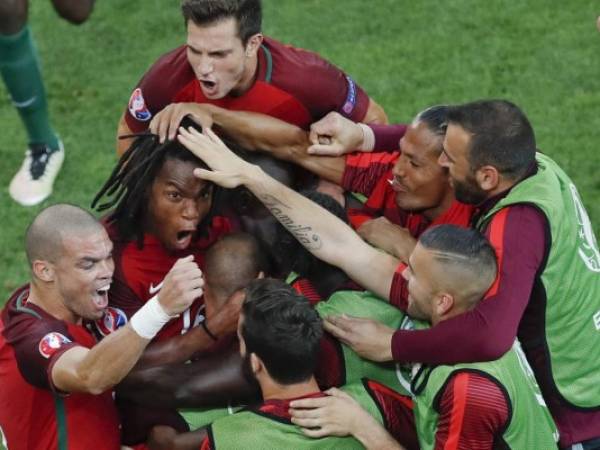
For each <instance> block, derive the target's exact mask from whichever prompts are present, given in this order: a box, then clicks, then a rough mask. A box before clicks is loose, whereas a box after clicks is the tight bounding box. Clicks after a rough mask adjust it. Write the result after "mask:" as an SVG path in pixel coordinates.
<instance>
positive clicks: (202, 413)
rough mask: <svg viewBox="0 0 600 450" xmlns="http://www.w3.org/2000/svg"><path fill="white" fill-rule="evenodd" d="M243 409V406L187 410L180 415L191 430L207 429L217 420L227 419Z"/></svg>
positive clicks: (183, 410)
mask: <svg viewBox="0 0 600 450" xmlns="http://www.w3.org/2000/svg"><path fill="white" fill-rule="evenodd" d="M240 409H242V407H241V406H234V407H229V408H186V409H180V410H179V414H181V416H182V417H183V418H184V419H185V421H186V422H187V424H188V425H189V427H190V430H196V429H198V428H202V427H205V426H207V425H209V424H211V423H213V422H214V421H215V420H217V419H219V418H221V417H226V416H229V415H231V414H234V413H235V412H237V411H239V410H240Z"/></svg>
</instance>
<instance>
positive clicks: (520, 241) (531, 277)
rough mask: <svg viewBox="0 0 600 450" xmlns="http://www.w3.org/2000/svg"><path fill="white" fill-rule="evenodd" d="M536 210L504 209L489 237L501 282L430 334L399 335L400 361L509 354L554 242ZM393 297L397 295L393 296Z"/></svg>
mask: <svg viewBox="0 0 600 450" xmlns="http://www.w3.org/2000/svg"><path fill="white" fill-rule="evenodd" d="M546 228H547V222H546V218H545V217H544V215H543V214H542V213H541V212H540V211H538V210H537V209H536V208H535V207H532V206H529V205H516V206H511V207H508V208H504V209H503V210H502V211H500V212H499V213H497V214H496V215H495V216H494V217H493V218H492V220H491V223H490V224H489V226H488V228H487V230H486V235H487V237H488V239H489V240H490V242H491V244H492V245H493V247H494V248H495V250H496V253H497V257H498V267H499V271H498V277H497V279H496V282H495V283H494V285H493V286H492V287H491V288H490V291H489V292H488V294H487V295H486V298H485V299H484V300H482V301H481V302H480V303H479V304H478V305H477V307H476V308H475V309H474V310H472V311H468V312H466V313H464V314H461V315H459V316H456V317H453V318H452V319H449V320H445V321H443V322H441V323H439V324H438V325H436V326H435V327H432V328H430V329H427V330H418V331H405V330H398V331H396V333H394V337H393V338H392V354H393V356H394V359H395V360H396V361H402V362H423V363H427V364H456V363H460V362H476V361H491V360H494V359H498V358H499V357H500V356H502V355H503V354H504V353H506V352H507V351H508V350H509V349H510V347H511V345H512V343H513V342H514V340H515V337H516V336H517V328H518V326H519V322H520V321H521V317H522V316H523V312H524V310H525V307H526V306H527V304H528V302H529V298H530V295H531V292H532V288H533V284H534V281H535V279H536V276H537V272H538V269H539V268H540V266H541V265H542V264H543V261H544V258H545V255H546V245H547V242H548V240H549V237H548V235H547V232H546ZM390 296H391V293H390Z"/></svg>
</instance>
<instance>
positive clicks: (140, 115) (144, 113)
mask: <svg viewBox="0 0 600 450" xmlns="http://www.w3.org/2000/svg"><path fill="white" fill-rule="evenodd" d="M129 113H130V114H131V115H132V116H133V117H135V118H136V119H137V120H141V121H142V122H146V121H148V120H150V118H151V117H152V113H151V112H150V111H149V110H148V108H147V107H146V101H145V100H144V96H143V95H142V90H141V89H140V88H136V90H135V91H133V94H131V98H130V99H129Z"/></svg>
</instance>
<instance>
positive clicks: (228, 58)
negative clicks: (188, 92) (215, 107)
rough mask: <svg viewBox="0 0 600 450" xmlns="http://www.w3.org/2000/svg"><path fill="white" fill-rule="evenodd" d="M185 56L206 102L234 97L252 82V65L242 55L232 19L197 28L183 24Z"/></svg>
mask: <svg viewBox="0 0 600 450" xmlns="http://www.w3.org/2000/svg"><path fill="white" fill-rule="evenodd" d="M187 32H188V34H187V57H188V61H189V63H190V66H192V69H193V71H194V73H195V75H196V78H197V79H198V81H199V82H200V87H201V89H202V92H203V93H204V95H205V96H206V97H207V98H209V99H213V100H214V99H219V98H223V97H225V96H226V95H229V94H230V93H231V94H233V95H235V94H236V93H238V94H241V93H243V92H236V91H240V90H243V88H245V87H246V86H247V85H248V84H249V83H251V82H252V80H253V79H254V66H250V65H249V62H250V59H249V58H248V57H247V55H246V48H245V47H244V44H243V43H242V40H241V39H240V37H239V36H238V33H237V22H236V20H235V19H233V18H229V19H225V20H221V21H219V22H216V23H214V24H210V25H204V26H199V25H196V24H195V23H194V22H193V21H191V20H190V21H188V24H187Z"/></svg>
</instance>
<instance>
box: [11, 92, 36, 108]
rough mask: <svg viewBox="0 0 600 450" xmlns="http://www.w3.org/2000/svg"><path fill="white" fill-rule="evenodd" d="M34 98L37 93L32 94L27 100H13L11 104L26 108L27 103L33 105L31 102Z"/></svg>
mask: <svg viewBox="0 0 600 450" xmlns="http://www.w3.org/2000/svg"><path fill="white" fill-rule="evenodd" d="M36 99H37V95H34V96H33V97H31V98H30V99H28V100H25V101H24V102H17V101H15V100H13V105H15V107H16V108H27V107H28V106H29V105H33V102H35V101H36Z"/></svg>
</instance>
